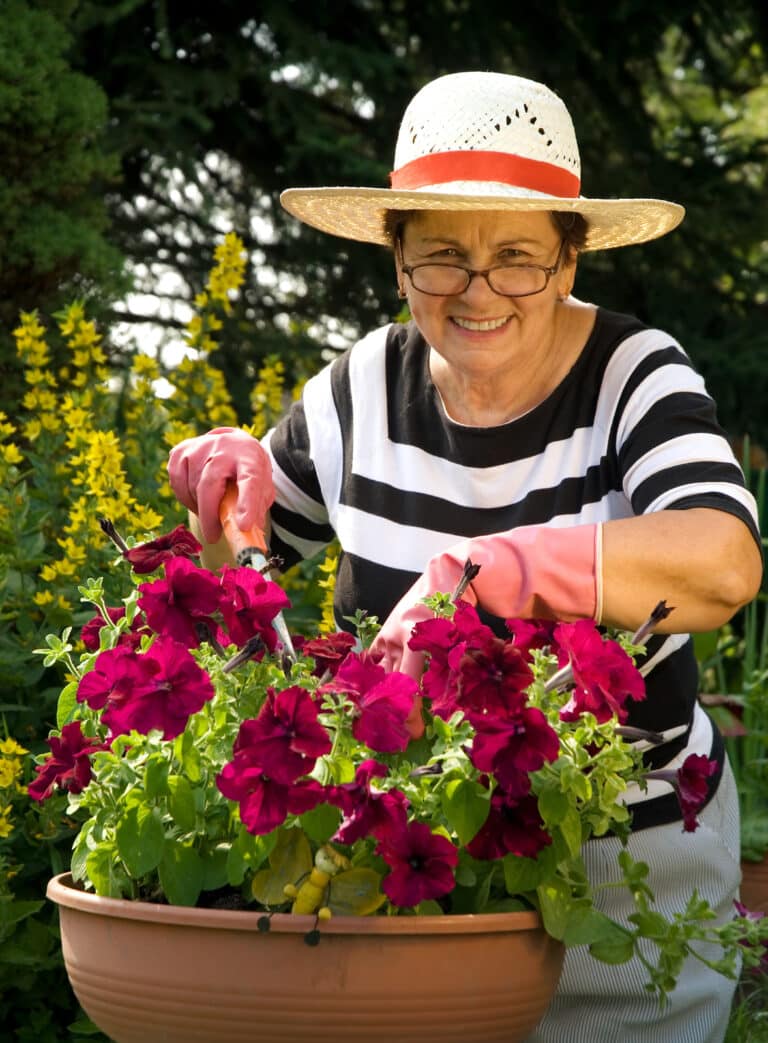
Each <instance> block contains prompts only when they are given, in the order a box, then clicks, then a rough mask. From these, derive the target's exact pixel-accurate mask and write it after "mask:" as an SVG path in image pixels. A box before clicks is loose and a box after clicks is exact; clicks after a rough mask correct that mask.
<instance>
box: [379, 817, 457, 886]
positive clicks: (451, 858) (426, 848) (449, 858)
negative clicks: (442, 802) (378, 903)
mask: <svg viewBox="0 0 768 1043" xmlns="http://www.w3.org/2000/svg"><path fill="white" fill-rule="evenodd" d="M376 850H377V852H378V854H380V855H381V857H382V858H383V859H384V861H385V862H386V863H387V865H389V866H390V867H391V872H390V873H388V874H387V876H385V877H384V880H383V881H382V884H381V889H382V891H383V892H384V894H386V895H387V897H388V898H389V900H390V901H391V902H392V903H393V904H394V905H401V906H413V905H418V904H419V902H424V901H426V900H427V899H429V898H440V897H442V895H446V894H448V892H449V891H452V890H453V888H454V887H455V885H456V881H455V879H454V875H453V870H454V868H455V867H456V865H457V864H458V861H459V853H458V851H457V850H456V848H455V847H454V845H453V844H452V843H451V842H450V840H448V839H447V837H444V836H440V834H438V833H433V832H432V831H431V830H430V828H429V826H427V825H425V824H424V823H423V822H411V823H410V825H408V826H407V827H406V828H405V829H404V830H403V831H398V832H395V833H389V834H388V835H387V836H386V837H385V839H384V840H382V841H381V842H380V843H379V845H378V847H377V848H376Z"/></svg>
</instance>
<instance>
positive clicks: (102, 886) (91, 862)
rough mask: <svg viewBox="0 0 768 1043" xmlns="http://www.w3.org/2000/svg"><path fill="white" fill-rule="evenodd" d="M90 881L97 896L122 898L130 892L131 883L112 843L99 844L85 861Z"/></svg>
mask: <svg viewBox="0 0 768 1043" xmlns="http://www.w3.org/2000/svg"><path fill="white" fill-rule="evenodd" d="M85 867H86V871H87V873H88V879H89V880H90V881H91V883H92V884H93V887H94V890H95V891H96V894H97V895H101V896H102V897H104V898H122V897H123V895H125V894H128V893H129V891H130V881H129V879H128V877H127V876H126V873H125V870H124V869H123V867H122V866H121V864H120V862H119V861H118V857H117V849H116V846H115V844H114V843H113V842H112V841H103V842H102V843H101V844H98V845H97V846H96V847H95V848H94V849H93V850H92V851H91V852H90V853H89V854H88V857H87V858H86V860H85Z"/></svg>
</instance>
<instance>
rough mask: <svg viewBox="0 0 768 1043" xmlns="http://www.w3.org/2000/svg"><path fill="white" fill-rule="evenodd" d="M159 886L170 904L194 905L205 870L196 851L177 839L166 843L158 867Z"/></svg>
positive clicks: (201, 887)
mask: <svg viewBox="0 0 768 1043" xmlns="http://www.w3.org/2000/svg"><path fill="white" fill-rule="evenodd" d="M158 872H159V875H160V886H161V887H162V889H163V892H164V893H165V897H166V898H167V899H168V901H169V902H170V903H171V905H194V904H195V903H196V902H197V899H198V898H199V897H200V892H201V891H202V889H203V879H204V876H205V871H204V868H203V862H202V859H201V858H200V856H199V855H198V853H197V852H196V851H195V850H194V849H193V848H191V847H189V846H188V845H185V844H181V843H179V842H178V841H171V842H168V843H166V845H165V850H164V851H163V858H162V861H161V862H160V867H159V870H158Z"/></svg>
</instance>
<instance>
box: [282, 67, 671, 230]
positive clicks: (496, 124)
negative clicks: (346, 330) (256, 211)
mask: <svg viewBox="0 0 768 1043" xmlns="http://www.w3.org/2000/svg"><path fill="white" fill-rule="evenodd" d="M390 182H391V187H390V188H384V189H382V188H344V187H340V188H290V189H287V190H286V191H285V192H283V193H282V195H281V197H280V201H281V203H282V204H283V206H284V207H285V209H286V210H287V211H288V212H289V213H291V214H293V215H294V216H295V217H298V218H299V219H300V220H301V221H304V222H305V223H306V224H308V225H312V226H313V227H314V228H319V229H320V230H321V231H323V232H330V233H331V234H332V235H339V236H343V237H344V238H346V239H358V240H361V241H363V242H369V243H383V244H386V243H388V241H389V240H388V238H387V234H386V231H385V224H384V222H385V217H386V213H387V211H388V210H495V211H499V210H501V211H512V210H513V211H531V210H561V211H569V210H574V211H576V212H577V213H580V214H583V215H584V217H585V218H586V219H587V221H588V223H589V232H588V235H587V241H586V246H585V249H587V250H598V249H602V248H605V247H611V246H628V245H630V244H632V243H643V242H646V241H647V240H649V239H656V238H658V237H659V236H661V235H665V234H666V233H667V232H670V231H671V230H672V229H673V228H675V227H676V226H677V225H678V224H680V222H681V221H682V219H683V215H684V214H685V210H684V209H683V207H682V206H679V205H678V204H677V203H668V202H666V201H665V200H663V199H587V198H585V197H584V196H581V195H579V190H580V185H581V162H580V159H579V148H578V145H577V143H576V135H575V133H574V129H573V123H572V122H571V117H570V115H569V113H568V110H567V109H566V107H565V105H564V104H563V102H562V101H561V100H560V98H559V97H558V96H557V95H556V94H555V93H554V92H553V91H551V90H550V89H549V88H548V87H545V86H544V84H542V83H536V82H534V81H533V80H526V79H523V78H522V77H520V76H507V75H504V74H502V73H493V72H460V73H452V74H451V75H448V76H441V77H439V78H438V79H436V80H432V82H431V83H428V84H427V85H426V86H425V87H423V88H422V89H421V90H420V91H419V92H418V93H417V94H416V95H415V97H414V98H413V100H412V101H411V103H410V105H409V106H408V108H407V109H406V111H405V115H404V116H403V121H402V123H401V124H400V133H399V135H398V139H397V147H396V149H395V165H394V171H393V172H392V174H391V175H390Z"/></svg>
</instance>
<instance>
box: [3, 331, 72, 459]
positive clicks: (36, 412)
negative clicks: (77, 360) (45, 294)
mask: <svg viewBox="0 0 768 1043" xmlns="http://www.w3.org/2000/svg"><path fill="white" fill-rule="evenodd" d="M13 336H14V339H15V341H16V351H17V353H18V356H19V358H20V359H21V361H22V363H23V366H24V380H25V381H26V383H27V384H28V385H29V390H28V391H27V392H26V394H25V395H24V398H23V399H22V406H23V407H24V409H25V411H26V412H27V413H28V414H29V415H30V417H29V420H27V421H26V423H25V424H24V426H23V427H22V434H23V436H24V437H25V438H26V439H28V440H29V441H30V442H35V441H36V440H37V439H38V438H39V437H40V435H41V433H42V432H43V431H50V432H54V431H58V430H59V429H60V427H61V418H60V416H59V413H58V409H57V396H56V388H57V387H58V382H57V380H56V377H55V376H54V375H53V373H52V372H51V371H50V368H49V367H50V364H51V356H50V352H49V350H48V345H47V343H46V340H45V329H44V328H43V326H42V325H41V324H40V320H39V319H38V316H37V312H22V313H21V320H20V323H19V325H18V326H17V328H16V329H15V330H14V331H13Z"/></svg>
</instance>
